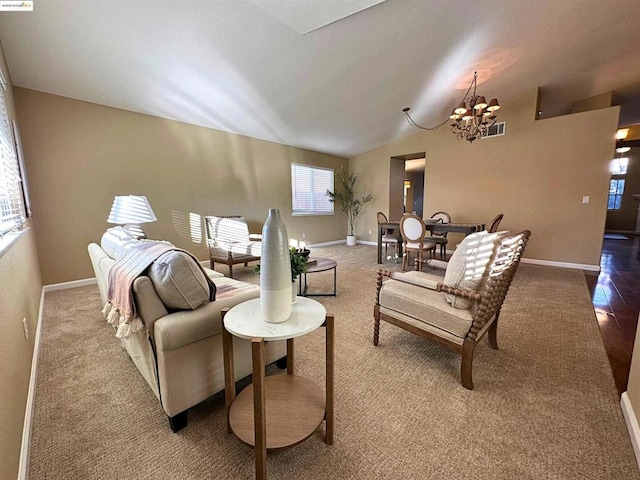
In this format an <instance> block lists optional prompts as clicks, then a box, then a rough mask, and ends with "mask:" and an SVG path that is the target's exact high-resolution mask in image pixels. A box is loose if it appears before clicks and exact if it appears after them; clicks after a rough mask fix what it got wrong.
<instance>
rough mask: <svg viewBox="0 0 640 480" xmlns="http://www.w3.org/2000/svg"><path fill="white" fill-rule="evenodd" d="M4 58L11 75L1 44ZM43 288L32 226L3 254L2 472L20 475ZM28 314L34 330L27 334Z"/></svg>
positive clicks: (0, 336)
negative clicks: (19, 466)
mask: <svg viewBox="0 0 640 480" xmlns="http://www.w3.org/2000/svg"><path fill="white" fill-rule="evenodd" d="M0 60H1V63H0V68H2V73H3V74H4V77H5V78H6V79H7V80H9V78H10V77H9V74H8V72H7V67H6V63H5V61H4V56H3V54H2V52H1V50H0ZM5 96H6V99H7V107H8V108H7V110H8V113H9V117H10V118H15V109H14V107H13V93H12V88H11V86H9V88H8V89H7V91H6V92H5ZM41 290H42V282H41V280H40V271H39V266H38V256H37V253H36V246H35V235H34V231H33V229H29V230H27V231H26V232H25V233H24V234H23V235H22V236H20V237H19V238H18V239H17V240H16V241H15V242H14V243H13V244H12V245H11V246H10V247H9V249H8V250H7V251H5V252H4V253H3V254H2V255H0V292H2V293H0V365H2V368H1V369H0V405H1V406H2V408H0V438H1V439H2V442H0V478H7V479H10V478H16V477H17V475H18V465H19V462H20V447H21V442H22V428H23V424H24V414H25V407H26V404H27V394H28V390H29V376H30V372H31V358H32V356H33V348H34V338H35V332H36V325H37V321H38V312H39V307H40V292H41ZM23 318H24V319H26V322H27V327H28V331H29V336H28V338H26V339H25V336H24V330H23V326H22V319H23Z"/></svg>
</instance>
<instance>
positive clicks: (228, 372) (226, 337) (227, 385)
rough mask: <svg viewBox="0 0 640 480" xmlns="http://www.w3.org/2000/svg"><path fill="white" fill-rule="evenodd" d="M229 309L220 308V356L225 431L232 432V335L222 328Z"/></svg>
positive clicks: (233, 397)
mask: <svg viewBox="0 0 640 480" xmlns="http://www.w3.org/2000/svg"><path fill="white" fill-rule="evenodd" d="M228 311H229V309H228V308H225V309H223V310H222V312H221V315H222V352H223V354H222V356H223V358H224V404H225V407H226V409H227V433H233V431H232V430H231V424H230V423H229V410H231V404H232V403H233V401H234V400H235V398H236V382H235V377H236V375H235V371H234V368H233V337H232V336H231V334H230V333H229V332H228V331H227V329H226V328H224V316H225V314H226V313H227V312H228Z"/></svg>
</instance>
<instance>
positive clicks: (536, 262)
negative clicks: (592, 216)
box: [339, 240, 600, 272]
mask: <svg viewBox="0 0 640 480" xmlns="http://www.w3.org/2000/svg"><path fill="white" fill-rule="evenodd" d="M339 243H343V242H339ZM358 243H361V244H363V245H373V246H374V247H377V246H378V242H371V241H367V240H358ZM453 252H454V250H447V255H452V254H453ZM522 263H531V264H534V265H546V266H547V267H560V268H574V269H577V270H588V271H591V272H599V271H600V265H589V264H586V263H571V262H552V261H550V260H536V259H535V258H523V259H522Z"/></svg>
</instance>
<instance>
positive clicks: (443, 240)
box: [425, 212, 451, 260]
mask: <svg viewBox="0 0 640 480" xmlns="http://www.w3.org/2000/svg"><path fill="white" fill-rule="evenodd" d="M430 219H431V220H432V221H433V220H436V221H439V222H440V223H451V215H449V214H448V213H447V212H436V213H434V214H433V215H431V217H430ZM425 241H426V242H433V243H435V244H436V245H439V246H440V260H446V256H447V243H448V240H447V232H444V233H432V234H431V235H429V236H427V237H425ZM434 251H435V249H434Z"/></svg>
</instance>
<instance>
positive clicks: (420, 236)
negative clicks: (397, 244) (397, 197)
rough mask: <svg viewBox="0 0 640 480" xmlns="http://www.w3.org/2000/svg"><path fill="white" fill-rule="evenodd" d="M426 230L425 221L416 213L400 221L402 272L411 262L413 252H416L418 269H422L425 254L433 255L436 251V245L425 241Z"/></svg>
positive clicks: (407, 215)
mask: <svg viewBox="0 0 640 480" xmlns="http://www.w3.org/2000/svg"><path fill="white" fill-rule="evenodd" d="M426 231H427V230H426V228H425V226H424V220H422V218H420V217H419V216H418V215H416V214H414V213H407V214H405V215H403V216H402V218H401V219H400V233H401V234H402V240H403V251H404V254H403V256H402V271H404V269H405V267H406V266H407V263H409V262H410V261H411V252H416V262H417V263H416V264H417V268H418V269H420V268H422V263H423V261H424V254H425V252H427V253H429V255H431V252H433V251H435V249H436V243H435V242H427V241H425V239H424V236H425V233H426Z"/></svg>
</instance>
